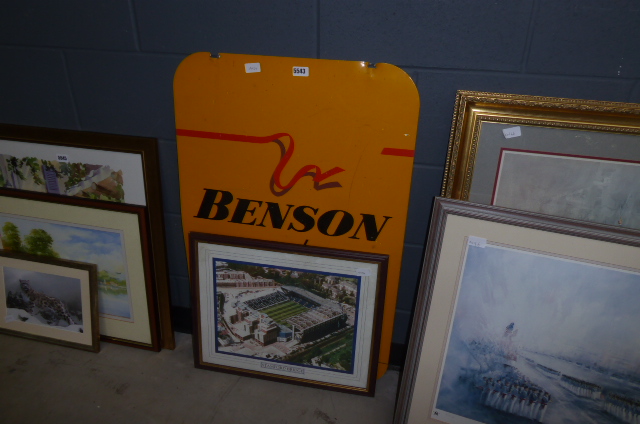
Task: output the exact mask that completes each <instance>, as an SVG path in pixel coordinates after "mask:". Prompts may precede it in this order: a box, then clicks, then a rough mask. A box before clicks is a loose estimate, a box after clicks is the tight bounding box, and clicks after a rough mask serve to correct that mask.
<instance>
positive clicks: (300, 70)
mask: <svg viewBox="0 0 640 424" xmlns="http://www.w3.org/2000/svg"><path fill="white" fill-rule="evenodd" d="M293 76H294V77H308V76H309V67H308V66H294V67H293Z"/></svg>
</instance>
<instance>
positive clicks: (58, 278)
mask: <svg viewBox="0 0 640 424" xmlns="http://www.w3.org/2000/svg"><path fill="white" fill-rule="evenodd" d="M97 286H98V268H97V266H96V265H95V264H88V263H82V262H75V261H67V260H62V259H57V258H48V257H43V256H32V255H25V254H21V253H13V252H8V251H3V250H0V333H3V334H10V335H14V336H19V337H25V338H29V339H34V340H40V341H44V342H48V343H54V344H59V345H63V346H68V347H73V348H76V349H82V350H88V351H90V352H99V351H100V334H99V330H98V292H97Z"/></svg>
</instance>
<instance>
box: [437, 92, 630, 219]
mask: <svg viewBox="0 0 640 424" xmlns="http://www.w3.org/2000/svg"><path fill="white" fill-rule="evenodd" d="M639 179H640V105H637V104H631V103H615V102H602V101H593V100H576V99H563V98H552V97H539V96H525V95H516V94H499V93H482V92H474V91H459V92H458V94H457V98H456V106H455V112H454V118H453V124H452V128H451V137H450V141H449V149H448V153H447V162H446V169H445V175H444V181H443V186H442V193H441V194H442V196H443V197H448V198H453V199H461V200H469V201H472V202H477V203H481V204H488V205H497V206H504V207H509V208H514V209H521V210H527V211H530V212H537V213H544V214H548V215H554V216H564V217H567V218H573V219H579V220H585V221H592V222H598V223H604V224H610V225H620V226H624V227H629V228H635V229H638V228H640V217H636V215H637V213H634V210H635V211H637V207H638V205H639V204H640V186H638V184H636V183H635V182H637V181H638V180H639Z"/></svg>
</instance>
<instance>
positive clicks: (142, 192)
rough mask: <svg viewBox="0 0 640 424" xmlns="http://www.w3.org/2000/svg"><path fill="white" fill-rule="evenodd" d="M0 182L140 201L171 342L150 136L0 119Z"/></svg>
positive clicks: (169, 343) (168, 343)
mask: <svg viewBox="0 0 640 424" xmlns="http://www.w3.org/2000/svg"><path fill="white" fill-rule="evenodd" d="M0 187H4V188H10V189H14V190H20V191H29V192H38V193H47V194H50V195H58V196H66V197H79V198H84V199H90V200H101V201H103V202H113V203H126V204H132V205H138V206H143V207H145V209H144V213H145V214H146V215H147V217H146V219H147V221H148V223H149V235H150V238H151V240H152V243H151V244H150V249H151V252H152V254H153V258H154V261H153V263H154V268H155V269H154V274H155V277H154V284H155V286H156V289H157V295H158V297H157V298H158V300H157V301H158V306H157V308H158V311H159V315H160V328H161V331H162V340H161V343H162V347H165V348H169V349H173V348H174V347H175V337H174V334H173V327H172V324H171V305H170V296H169V280H168V272H167V257H166V246H165V234H164V233H165V229H164V217H163V213H162V193H161V188H160V169H159V157H158V143H157V140H156V139H153V138H146V137H135V136H125V135H114V134H101V133H92V132H85V131H71V130H60V129H51V128H38V127H26V126H18V125H8V124H0Z"/></svg>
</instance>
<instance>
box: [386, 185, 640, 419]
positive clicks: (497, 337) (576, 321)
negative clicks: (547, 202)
mask: <svg viewBox="0 0 640 424" xmlns="http://www.w3.org/2000/svg"><path fill="white" fill-rule="evenodd" d="M639 257H640V232H639V231H635V230H630V229H624V228H620V227H613V226H605V225H600V224H594V223H589V222H583V221H576V220H569V219H566V218H556V217H551V216H547V215H541V214H532V213H529V212H521V211H517V210H513V209H505V208H500V207H495V206H487V205H480V204H475V203H469V202H465V201H460V200H451V199H443V198H436V201H435V205H434V212H433V218H432V221H431V230H430V234H429V240H428V243H427V250H426V252H425V257H424V265H423V269H422V274H421V286H420V289H419V292H418V295H417V303H416V312H415V317H414V321H413V326H412V333H411V338H410V343H409V347H408V355H407V361H406V365H405V371H404V375H403V376H402V382H401V386H400V390H399V394H398V405H397V410H396V415H395V419H394V422H395V423H396V424H400V423H403V424H404V423H410V424H415V423H423V424H437V423H443V422H444V423H451V424H458V423H466V424H468V423H483V424H496V423H503V422H520V420H522V422H525V421H526V422H530V421H534V422H560V421H562V422H564V423H574V422H575V423H584V422H590V421H591V422H595V421H597V422H599V423H618V422H620V421H619V420H618V419H619V418H621V417H622V419H623V420H625V419H627V418H624V416H625V414H626V416H627V417H629V416H632V415H633V411H636V413H637V405H638V400H639V397H638V395H637V394H638V391H637V384H638V382H639V381H640V373H639V372H638V369H637V364H638V363H639V362H640V329H639V328H638V326H637V322H638V320H640V311H639V310H638V308H637V305H638V302H640V262H639V261H638V258H639ZM634 408H636V409H634ZM626 422H630V421H626Z"/></svg>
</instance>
